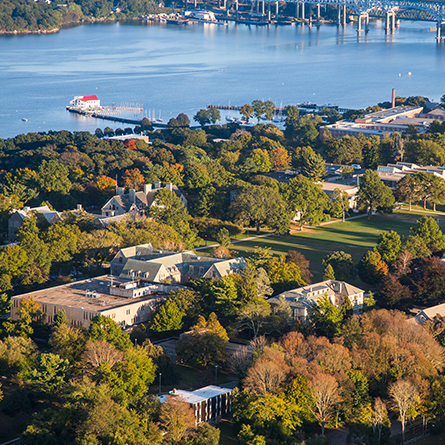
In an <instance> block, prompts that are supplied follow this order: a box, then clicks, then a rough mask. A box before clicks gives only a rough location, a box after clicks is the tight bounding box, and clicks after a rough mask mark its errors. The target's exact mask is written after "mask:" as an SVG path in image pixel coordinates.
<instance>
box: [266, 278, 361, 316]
mask: <svg viewBox="0 0 445 445" xmlns="http://www.w3.org/2000/svg"><path fill="white" fill-rule="evenodd" d="M325 296H326V297H328V298H329V301H330V302H331V304H333V305H334V306H337V307H338V306H342V305H343V303H344V302H345V299H346V298H349V301H350V302H351V305H352V308H353V311H354V313H355V314H358V313H360V311H361V310H362V309H363V304H364V291H363V290H362V289H359V288H358V287H355V286H352V285H351V284H348V283H346V282H344V281H337V280H327V281H322V282H321V283H315V284H309V285H307V286H304V287H299V288H298V289H293V290H289V291H287V292H283V293H282V294H280V295H277V296H276V297H273V298H269V299H268V300H267V302H268V303H270V305H271V306H272V309H276V307H277V306H278V304H279V303H280V297H281V298H282V299H283V298H284V300H285V301H286V302H287V303H288V304H289V306H290V308H291V311H292V318H293V319H294V320H298V321H303V322H304V321H307V320H308V319H309V317H310V310H311V307H312V306H313V305H314V304H315V303H317V302H318V301H319V300H320V299H321V298H323V297H325Z"/></svg>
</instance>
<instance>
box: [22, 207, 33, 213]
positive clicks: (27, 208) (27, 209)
mask: <svg viewBox="0 0 445 445" xmlns="http://www.w3.org/2000/svg"><path fill="white" fill-rule="evenodd" d="M30 210H31V207H23V211H24V212H25V213H28V212H29V211H30Z"/></svg>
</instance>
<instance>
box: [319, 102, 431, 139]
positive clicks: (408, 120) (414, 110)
mask: <svg viewBox="0 0 445 445" xmlns="http://www.w3.org/2000/svg"><path fill="white" fill-rule="evenodd" d="M422 112H423V107H402V106H400V107H394V108H390V109H388V110H382V111H377V112H376V113H368V114H365V115H364V116H363V117H361V118H358V119H355V120H354V121H349V120H340V121H338V122H336V123H335V124H331V125H326V126H325V127H322V131H323V130H325V129H326V130H329V132H330V133H331V135H332V137H334V138H340V137H343V136H358V135H359V134H363V135H364V136H379V137H380V138H383V137H384V136H385V134H386V133H394V132H399V133H402V132H403V131H406V130H407V129H408V127H409V126H410V125H412V126H414V127H416V128H417V129H418V130H419V132H420V133H425V131H426V130H427V129H428V127H429V125H430V124H431V123H432V122H433V121H434V119H436V118H437V116H436V115H431V116H430V115H429V113H427V114H426V115H422V116H424V117H420V116H421V113H422Z"/></svg>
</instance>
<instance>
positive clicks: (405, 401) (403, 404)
mask: <svg viewBox="0 0 445 445" xmlns="http://www.w3.org/2000/svg"><path fill="white" fill-rule="evenodd" d="M389 395H390V397H391V399H392V401H393V408H394V409H395V410H396V411H398V413H399V419H400V422H401V423H402V444H404V443H405V424H406V421H407V420H409V419H411V418H414V417H416V404H417V403H418V402H419V391H418V389H417V387H416V386H415V385H414V384H413V383H411V382H410V381H409V380H398V381H397V382H395V383H393V384H392V385H391V386H390V387H389Z"/></svg>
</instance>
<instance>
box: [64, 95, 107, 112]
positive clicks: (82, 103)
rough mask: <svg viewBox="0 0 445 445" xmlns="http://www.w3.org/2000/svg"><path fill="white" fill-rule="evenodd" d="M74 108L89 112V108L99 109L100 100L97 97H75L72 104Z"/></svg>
mask: <svg viewBox="0 0 445 445" xmlns="http://www.w3.org/2000/svg"><path fill="white" fill-rule="evenodd" d="M70 105H72V106H73V107H78V108H80V109H82V110H87V109H88V108H99V107H100V100H99V99H98V98H97V96H96V95H94V96H74V99H73V100H72V101H71V102H70Z"/></svg>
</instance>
